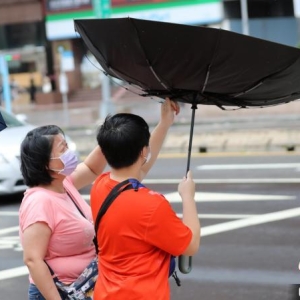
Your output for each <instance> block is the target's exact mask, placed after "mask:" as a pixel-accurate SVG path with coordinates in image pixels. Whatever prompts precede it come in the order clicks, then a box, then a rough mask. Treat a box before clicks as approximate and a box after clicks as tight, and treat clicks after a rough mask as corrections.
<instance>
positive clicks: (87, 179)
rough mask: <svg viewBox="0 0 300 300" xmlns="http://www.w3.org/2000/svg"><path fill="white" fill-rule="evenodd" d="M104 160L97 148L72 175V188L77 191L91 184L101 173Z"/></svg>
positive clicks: (104, 164) (104, 163)
mask: <svg viewBox="0 0 300 300" xmlns="http://www.w3.org/2000/svg"><path fill="white" fill-rule="evenodd" d="M105 166H106V159H105V157H104V155H103V153H102V151H101V148H100V147H99V146H96V147H95V149H94V150H93V151H92V152H91V153H90V154H89V155H88V156H87V157H86V158H85V160H84V161H83V162H82V163H80V164H79V165H78V166H77V168H76V170H75V171H74V172H73V173H72V175H71V178H72V181H73V184H74V186H75V187H76V188H77V189H78V190H79V189H81V188H83V187H85V186H87V185H89V184H91V183H93V181H94V180H95V179H96V178H97V177H98V176H99V175H100V174H101V173H102V172H103V170H104V169H105Z"/></svg>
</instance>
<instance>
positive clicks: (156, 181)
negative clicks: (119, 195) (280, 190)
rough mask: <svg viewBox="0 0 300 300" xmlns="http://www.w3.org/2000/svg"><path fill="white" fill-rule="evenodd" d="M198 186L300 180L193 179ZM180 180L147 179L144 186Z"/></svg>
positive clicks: (292, 181)
mask: <svg viewBox="0 0 300 300" xmlns="http://www.w3.org/2000/svg"><path fill="white" fill-rule="evenodd" d="M193 180H194V182H195V183H197V184H211V183H212V184H218V183H220V184H226V183H233V184H239V183H247V184H258V183H273V184H277V183H300V178H230V179H227V178H224V179H223V178H220V179H193ZM179 182H180V180H179V179H145V180H143V183H144V184H178V183H179Z"/></svg>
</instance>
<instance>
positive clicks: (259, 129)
mask: <svg viewBox="0 0 300 300" xmlns="http://www.w3.org/2000/svg"><path fill="white" fill-rule="evenodd" d="M103 107H104V106H103V103H102V101H101V100H99V101H95V100H93V101H89V100H86V99H85V100H83V101H76V102H69V103H68V105H67V106H63V104H61V103H58V104H36V105H31V104H26V103H25V104H24V103H23V104H17V103H16V104H14V105H13V112H14V113H16V114H23V115H25V116H26V119H27V121H28V122H29V123H32V124H34V125H37V126H40V125H45V124H56V125H59V126H61V127H62V128H63V129H64V130H65V132H66V133H67V134H68V135H69V136H70V137H71V138H72V139H73V140H74V141H75V142H76V144H77V147H78V150H79V152H80V153H81V154H83V155H84V154H86V153H88V152H89V151H90V150H91V149H92V148H93V146H94V145H96V131H97V128H98V126H99V125H100V124H101V123H102V122H103V118H101V115H106V113H111V114H113V113H118V112H129V113H134V114H138V115H140V116H142V117H143V118H144V119H145V120H146V121H147V122H148V124H149V125H150V127H151V129H152V128H153V127H154V126H155V124H157V122H158V121H159V118H160V103H159V102H158V100H157V99H150V98H147V97H137V96H135V97H131V96H130V95H129V96H127V97H123V98H122V97H119V98H116V97H115V98H114V97H113V98H112V100H111V102H110V103H109V104H107V105H106V106H105V107H106V109H105V111H104V109H103ZM191 117H192V109H191V106H190V105H189V104H182V105H181V112H180V114H179V115H178V116H177V117H176V120H175V123H174V125H173V126H172V127H171V129H170V130H169V133H168V136H167V138H166V140H165V143H164V146H163V148H162V152H173V153H174V152H177V153H178V152H180V153H184V152H187V151H188V147H189V142H190V135H191ZM192 130H193V132H192V136H193V139H192V149H191V151H192V153H199V152H201V153H212V152H253V151H254V152H262V151H263V152H265V151H277V152H278V151H287V152H295V151H300V101H293V102H291V103H287V104H283V105H278V106H274V107H268V108H251V109H232V108H229V110H225V111H224V110H222V109H220V108H218V107H216V106H207V105H206V106H205V105H198V107H197V109H196V111H195V124H194V127H192Z"/></svg>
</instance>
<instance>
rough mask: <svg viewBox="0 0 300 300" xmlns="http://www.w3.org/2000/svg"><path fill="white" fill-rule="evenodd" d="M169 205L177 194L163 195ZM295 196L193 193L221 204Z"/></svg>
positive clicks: (86, 196)
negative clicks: (222, 202)
mask: <svg viewBox="0 0 300 300" xmlns="http://www.w3.org/2000/svg"><path fill="white" fill-rule="evenodd" d="M82 196H83V198H84V200H86V201H90V195H82ZM164 196H165V197H166V199H168V201H169V202H170V203H180V202H181V198H180V196H179V194H178V192H174V193H167V194H164ZM295 198H296V197H295V196H284V195H254V194H233V193H200V192H197V193H195V200H196V202H221V201H230V202H233V201H279V200H294V199H295Z"/></svg>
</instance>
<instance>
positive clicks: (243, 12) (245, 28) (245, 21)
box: [240, 0, 249, 35]
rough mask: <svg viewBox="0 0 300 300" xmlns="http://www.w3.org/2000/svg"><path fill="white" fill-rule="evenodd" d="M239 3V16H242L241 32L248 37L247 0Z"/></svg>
mask: <svg viewBox="0 0 300 300" xmlns="http://www.w3.org/2000/svg"><path fill="white" fill-rule="evenodd" d="M240 1H241V15H242V32H243V34H245V35H249V18H248V4H247V1H248V0H240Z"/></svg>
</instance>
